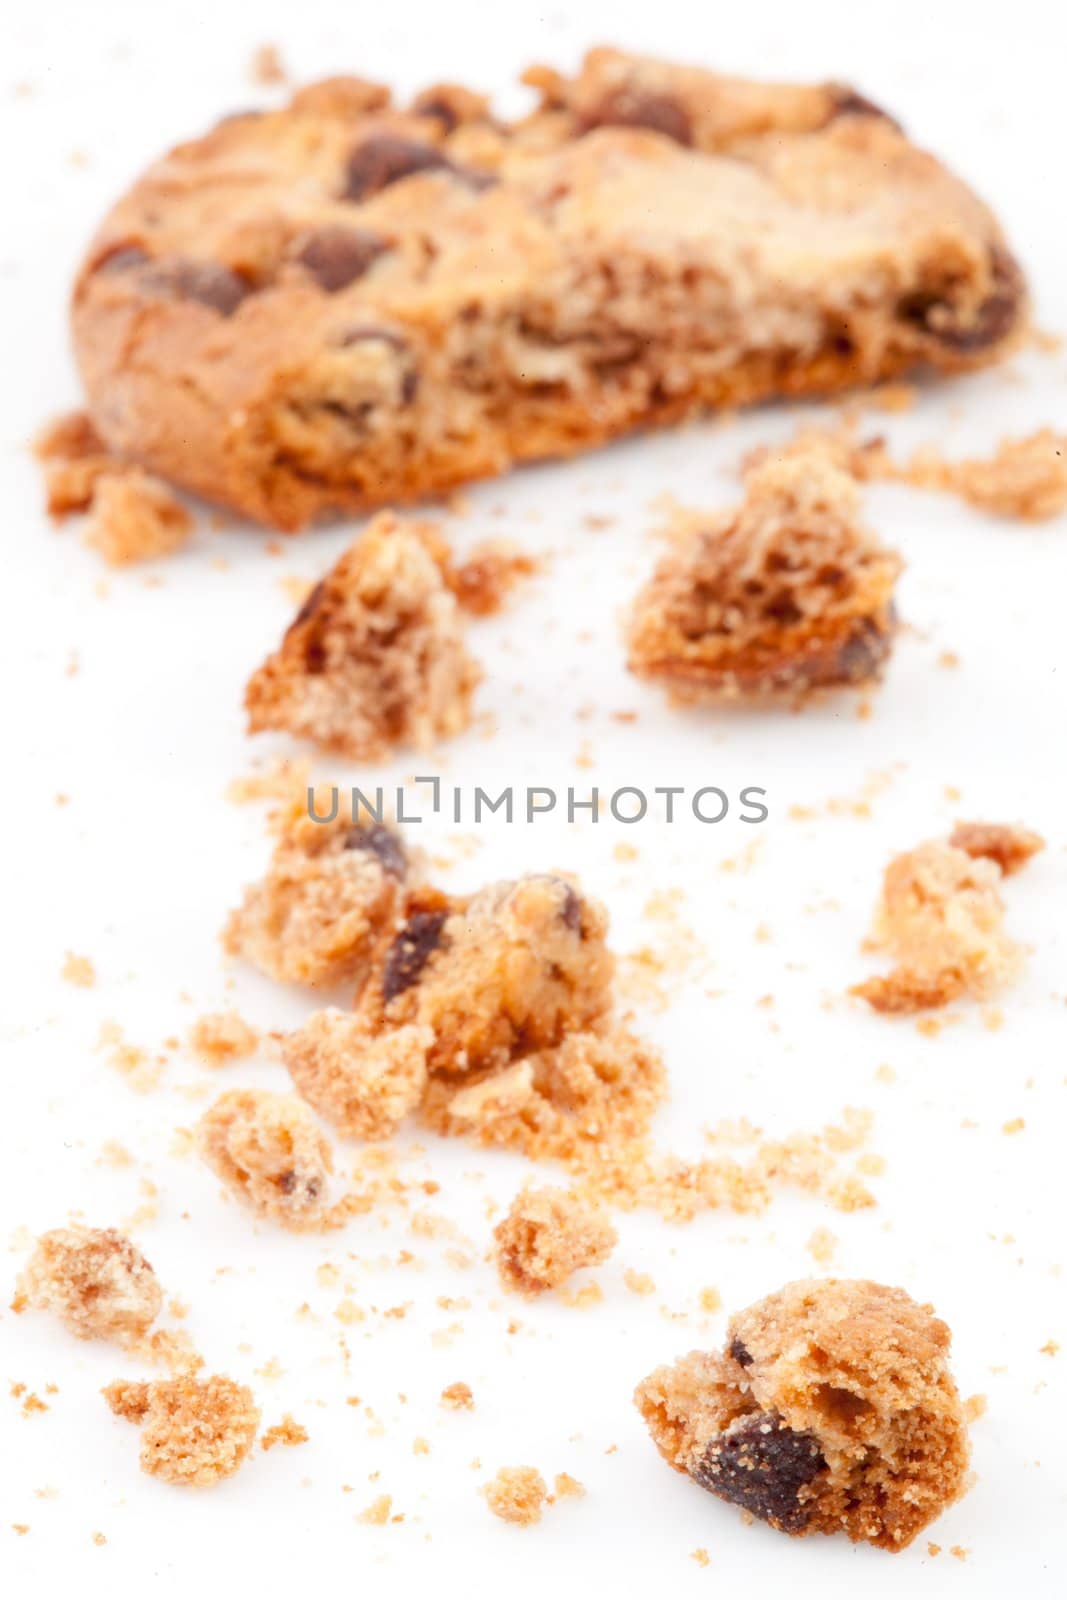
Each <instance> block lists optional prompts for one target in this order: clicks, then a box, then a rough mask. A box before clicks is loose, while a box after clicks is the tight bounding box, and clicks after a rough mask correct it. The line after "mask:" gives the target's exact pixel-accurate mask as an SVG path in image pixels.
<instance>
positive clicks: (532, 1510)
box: [483, 1467, 548, 1528]
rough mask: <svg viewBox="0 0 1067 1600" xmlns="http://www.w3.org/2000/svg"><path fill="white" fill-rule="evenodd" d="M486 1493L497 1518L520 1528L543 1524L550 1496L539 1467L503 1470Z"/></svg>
mask: <svg viewBox="0 0 1067 1600" xmlns="http://www.w3.org/2000/svg"><path fill="white" fill-rule="evenodd" d="M483 1493H484V1494H485V1498H486V1502H487V1504H488V1506H489V1509H490V1511H491V1512H492V1513H493V1515H494V1517H499V1518H500V1520H501V1521H502V1522H513V1523H515V1524H516V1526H518V1527H520V1528H529V1527H532V1526H533V1524H534V1523H535V1522H540V1520H541V1512H542V1509H543V1507H544V1504H545V1500H546V1498H547V1496H548V1490H547V1488H546V1486H545V1480H544V1478H542V1476H541V1474H540V1473H539V1472H538V1471H537V1469H536V1468H535V1467H501V1468H500V1470H499V1472H498V1473H497V1475H496V1477H495V1478H493V1479H492V1481H491V1482H490V1483H487V1484H486V1485H485V1486H484V1489H483Z"/></svg>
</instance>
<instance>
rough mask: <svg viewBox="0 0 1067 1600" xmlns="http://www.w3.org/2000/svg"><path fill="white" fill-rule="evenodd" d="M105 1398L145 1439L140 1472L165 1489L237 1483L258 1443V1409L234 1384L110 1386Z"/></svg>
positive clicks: (218, 1380) (181, 1381)
mask: <svg viewBox="0 0 1067 1600" xmlns="http://www.w3.org/2000/svg"><path fill="white" fill-rule="evenodd" d="M103 1393H104V1398H105V1399H106V1401H107V1403H108V1405H109V1406H110V1407H111V1409H112V1411H113V1412H114V1413H115V1415H116V1416H117V1417H124V1418H125V1419H126V1421H127V1422H136V1423H137V1424H138V1425H139V1426H140V1427H141V1429H142V1433H141V1470H142V1472H147V1473H148V1475H149V1476H150V1477H153V1478H162V1479H163V1480H164V1482H165V1483H175V1484H183V1485H199V1486H205V1485H208V1484H212V1483H218V1482H219V1480H220V1479H221V1478H229V1477H232V1476H233V1474H234V1473H235V1472H236V1471H237V1469H238V1467H240V1465H241V1463H242V1462H243V1461H244V1459H245V1457H246V1456H247V1455H248V1452H249V1451H250V1450H251V1448H252V1445H253V1444H254V1442H255V1437H256V1429H257V1428H258V1427H259V1407H258V1406H257V1405H256V1403H255V1400H254V1399H253V1397H252V1393H251V1391H250V1390H249V1389H246V1388H245V1386H244V1385H243V1384H240V1383H235V1382H234V1381H233V1379H232V1378H222V1377H213V1378H208V1379H206V1380H204V1381H200V1380H198V1379H195V1378H170V1379H167V1380H165V1381H164V1382H161V1383H126V1382H118V1383H112V1384H109V1385H108V1387H107V1388H106V1389H105V1390H104V1391H103Z"/></svg>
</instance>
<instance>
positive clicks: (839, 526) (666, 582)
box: [630, 443, 901, 701]
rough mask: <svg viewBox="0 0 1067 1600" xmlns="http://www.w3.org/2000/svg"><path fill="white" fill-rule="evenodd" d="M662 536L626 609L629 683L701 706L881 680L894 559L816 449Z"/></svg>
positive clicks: (843, 476) (848, 484)
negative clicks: (671, 537)
mask: <svg viewBox="0 0 1067 1600" xmlns="http://www.w3.org/2000/svg"><path fill="white" fill-rule="evenodd" d="M673 532H674V534H675V545H674V548H673V549H672V550H671V552H670V553H669V554H668V555H667V556H666V557H665V559H664V560H663V561H662V562H661V564H660V566H659V567H658V569H657V571H656V573H655V574H654V576H653V578H652V579H651V581H650V582H649V583H648V584H647V586H646V587H645V588H644V589H643V590H642V592H641V594H640V595H639V596H638V599H637V602H636V605H635V607H634V614H633V619H632V623H631V628H630V668H631V670H632V671H633V672H635V673H636V674H637V675H638V676H639V677H643V678H649V679H651V680H653V681H655V682H658V683H662V684H664V685H665V686H666V687H667V688H668V689H669V690H670V692H671V694H672V696H673V698H675V699H677V700H682V701H693V700H696V701H700V700H736V699H745V698H765V697H768V696H775V695H777V696H782V695H784V696H787V697H790V698H792V699H798V698H802V697H803V696H805V695H806V694H809V693H811V692H812V691H814V690H821V689H828V688H837V687H843V686H847V685H851V684H860V683H869V682H871V681H872V680H876V679H877V678H878V677H879V676H880V675H881V672H882V669H883V667H884V666H885V663H886V660H887V658H888V656H889V652H890V649H891V647H892V642H893V633H894V628H895V624H896V612H895V607H894V603H893V589H894V586H895V584H896V581H897V578H898V576H899V574H900V570H901V562H900V559H899V557H898V556H897V555H896V554H895V553H894V552H893V551H891V550H888V549H887V548H886V547H885V546H884V545H883V544H882V543H881V542H880V541H879V540H878V539H877V538H876V537H875V535H874V534H873V533H872V532H871V531H870V530H869V529H868V528H867V527H866V526H865V525H864V524H863V523H862V521H861V520H860V515H859V492H858V490H857V487H856V483H855V481H854V479H853V478H852V477H851V476H850V475H849V474H848V473H846V472H842V471H841V470H840V468H839V467H838V466H837V465H836V464H835V463H834V462H833V461H832V460H831V458H830V456H829V454H828V453H827V452H826V451H825V450H824V449H822V448H821V447H820V446H819V445H818V444H816V443H813V444H812V445H811V446H810V448H808V449H799V448H798V449H795V450H794V451H793V452H792V453H791V454H790V455H788V456H787V457H783V458H782V459H780V460H775V459H773V458H772V459H769V460H767V461H766V462H765V463H763V464H762V465H761V466H759V467H758V468H756V469H754V470H753V471H752V472H751V473H750V474H749V477H748V479H747V482H746V495H745V500H744V502H743V503H742V505H741V506H740V507H738V508H737V509H736V510H734V511H730V512H726V513H721V514H719V515H718V516H714V515H713V516H710V517H707V516H702V515H699V514H695V513H691V512H689V513H685V514H683V516H682V517H681V518H680V519H679V521H678V522H677V524H676V526H675V527H674V529H673Z"/></svg>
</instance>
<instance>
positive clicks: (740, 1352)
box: [729, 1337, 756, 1367]
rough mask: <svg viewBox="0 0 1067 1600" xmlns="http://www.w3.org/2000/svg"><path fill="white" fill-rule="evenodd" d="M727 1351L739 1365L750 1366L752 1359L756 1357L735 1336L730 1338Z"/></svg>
mask: <svg viewBox="0 0 1067 1600" xmlns="http://www.w3.org/2000/svg"><path fill="white" fill-rule="evenodd" d="M729 1353H730V1355H731V1356H732V1357H733V1359H734V1360H735V1361H736V1362H737V1364H738V1366H739V1367H750V1366H751V1365H752V1363H753V1361H755V1359H756V1358H755V1356H754V1355H752V1353H751V1351H749V1350H746V1349H745V1346H744V1345H743V1344H742V1343H741V1341H740V1339H738V1338H736V1337H735V1338H733V1339H731V1340H730V1352H729Z"/></svg>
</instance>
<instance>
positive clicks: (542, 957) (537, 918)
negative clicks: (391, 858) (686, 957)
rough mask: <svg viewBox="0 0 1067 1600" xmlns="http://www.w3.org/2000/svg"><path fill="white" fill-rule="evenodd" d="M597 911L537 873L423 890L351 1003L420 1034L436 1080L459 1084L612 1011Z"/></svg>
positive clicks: (387, 1024)
mask: <svg viewBox="0 0 1067 1600" xmlns="http://www.w3.org/2000/svg"><path fill="white" fill-rule="evenodd" d="M606 932H607V917H606V915H605V913H604V911H603V909H602V908H601V907H600V906H599V905H598V904H597V903H596V902H595V901H593V900H590V899H588V898H587V897H585V896H583V895H582V894H580V893H579V891H578V890H577V889H576V888H575V887H574V886H573V885H572V884H570V883H568V882H567V881H566V880H565V879H564V878H560V877H553V876H549V875H547V874H542V875H535V876H531V877H526V878H519V879H517V880H516V881H514V882H504V883H497V884H493V885H491V886H490V887H489V888H486V889H483V890H481V891H480V892H479V893H478V894H476V895H474V896H473V897H472V898H471V899H470V900H467V901H463V902H450V901H449V900H448V899H447V897H445V896H444V895H441V894H438V893H435V892H433V891H429V892H427V893H426V894H424V895H423V896H421V897H415V898H414V899H413V901H412V902H411V904H410V905H409V908H408V916H407V920H406V921H405V922H404V924H403V926H402V927H401V928H400V931H399V932H398V933H397V935H396V937H395V938H394V940H393V942H392V944H391V945H390V946H389V948H388V950H387V951H386V953H385V956H384V960H383V961H382V963H381V966H380V969H379V970H378V972H377V973H376V974H375V976H374V978H373V980H372V981H371V982H370V983H369V984H368V985H367V987H366V989H365V990H364V991H363V994H362V995H361V996H360V1000H359V1005H358V1007H357V1014H358V1015H359V1016H360V1017H361V1018H363V1019H365V1021H366V1023H367V1025H368V1027H369V1028H370V1029H372V1030H373V1031H383V1032H384V1031H389V1030H392V1029H394V1028H397V1027H403V1026H405V1025H408V1024H415V1025H417V1026H420V1027H426V1028H429V1029H430V1031H431V1034H432V1037H433V1043H432V1044H431V1046H430V1050H429V1056H428V1065H429V1067H430V1070H431V1072H432V1073H433V1074H434V1075H435V1076H440V1077H447V1078H451V1079H453V1080H455V1081H456V1082H457V1083H461V1082H469V1081H470V1080H471V1079H472V1078H474V1077H476V1076H477V1075H478V1074H480V1073H483V1072H499V1071H500V1070H501V1069H502V1068H504V1067H507V1066H508V1065H510V1064H511V1062H512V1061H514V1060H516V1059H518V1058H519V1057H521V1056H528V1055H532V1054H533V1053H534V1052H535V1051H538V1050H546V1049H551V1048H554V1047H555V1046H557V1045H559V1044H561V1043H562V1041H563V1039H564V1038H565V1037H566V1035H567V1034H569V1033H575V1032H580V1031H581V1030H583V1029H587V1028H590V1027H593V1026H594V1025H595V1024H596V1023H598V1022H599V1021H601V1020H602V1019H603V1018H605V1017H606V1016H607V1014H608V1012H609V1010H610V1008H611V1004H612V994H611V983H612V977H613V973H614V960H613V958H612V956H611V953H610V952H609V950H608V948H607V945H606V943H605V935H606Z"/></svg>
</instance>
